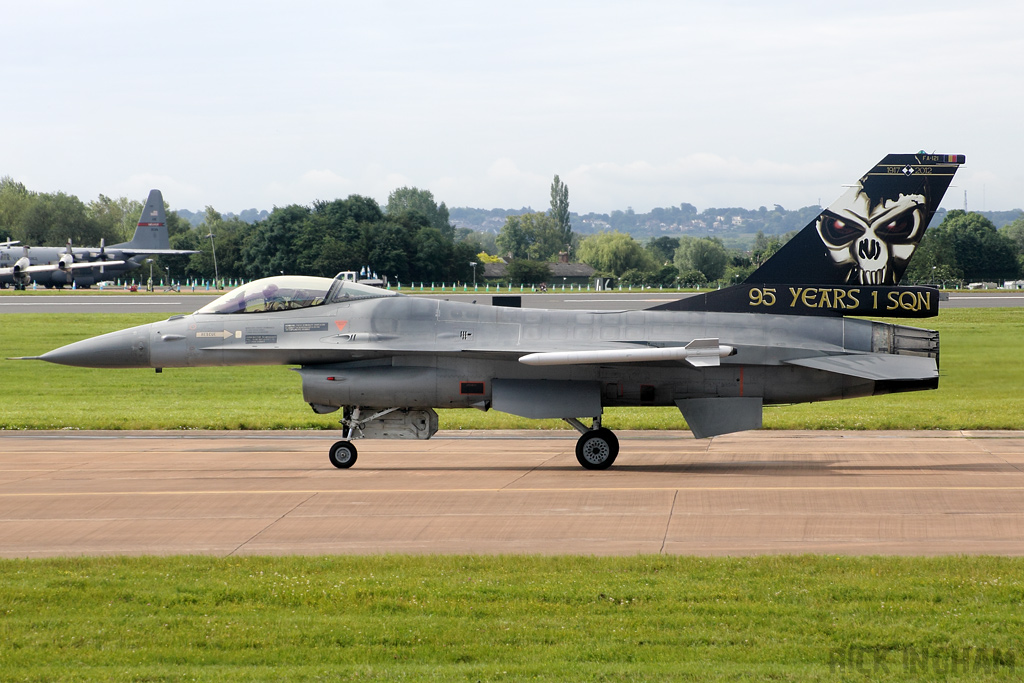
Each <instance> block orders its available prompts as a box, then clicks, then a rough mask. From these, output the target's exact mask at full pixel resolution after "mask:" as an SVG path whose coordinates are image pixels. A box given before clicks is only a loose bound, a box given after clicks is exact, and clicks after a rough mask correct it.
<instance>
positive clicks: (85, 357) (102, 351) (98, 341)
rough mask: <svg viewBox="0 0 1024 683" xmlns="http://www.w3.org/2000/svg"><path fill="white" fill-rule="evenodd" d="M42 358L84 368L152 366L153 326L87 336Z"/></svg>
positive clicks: (45, 354)
mask: <svg viewBox="0 0 1024 683" xmlns="http://www.w3.org/2000/svg"><path fill="white" fill-rule="evenodd" d="M39 360H45V361H47V362H50V363H59V364H60V365H76V366H78V367H83V368H148V367H150V365H149V325H141V326H139V327H132V328H130V329H127V330H121V331H119V332H111V333H109V334H103V335H100V336H99V337H93V338H92V339H83V340H82V341H79V342H75V343H74V344H68V345H67V346H62V347H60V348H59V349H54V350H53V351H50V352H49V353H44V354H43V355H42V356H39Z"/></svg>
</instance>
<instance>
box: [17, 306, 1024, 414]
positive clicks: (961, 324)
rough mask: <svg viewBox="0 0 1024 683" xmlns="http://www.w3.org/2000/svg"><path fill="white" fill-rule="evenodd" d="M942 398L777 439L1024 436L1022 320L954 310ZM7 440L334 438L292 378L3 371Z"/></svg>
mask: <svg viewBox="0 0 1024 683" xmlns="http://www.w3.org/2000/svg"><path fill="white" fill-rule="evenodd" d="M163 317H164V316H161V315H145V314H126V315H106V314H51V315H45V314H12V315H4V316H0V356H3V357H7V356H22V355H38V354H40V353H43V352H45V351H48V350H50V349H53V348H56V347H58V346H61V345H63V344H67V343H70V342H72V341H76V340H78V339H84V338H86V337H90V336H93V335H97V334H101V333H104V332H110V331H113V330H117V329H122V328H125V327H129V326H131V325H138V324H142V323H145V322H152V321H155V320H160V319H162V318H163ZM923 325H927V326H929V327H933V328H935V329H938V330H939V331H940V332H941V335H942V336H941V339H942V357H941V361H942V362H941V375H942V376H941V379H940V384H939V386H940V388H939V390H938V391H930V392H917V393H909V394H898V395H892V396H880V397H872V398H865V399H855V400H850V401H834V402H825V403H814V404H806V405H797V406H778V407H768V408H767V409H766V410H765V417H764V423H765V427H767V428H769V429H792V428H802V429H894V428H901V429H1024V393H1022V392H1021V391H1020V388H1021V387H1022V386H1024V363H1022V362H1021V358H1022V357H1024V310H1022V309H1012V308H1007V309H947V310H944V311H943V312H942V313H941V315H940V316H939V317H938V318H934V319H929V320H927V321H924V322H923ZM0 382H2V385H3V386H4V387H5V388H6V389H7V391H8V395H9V400H7V401H4V402H3V403H2V405H0V429H150V428H152V429H333V428H335V427H337V417H336V416H334V415H324V416H320V415H316V414H314V413H313V412H312V411H311V410H310V409H309V407H308V406H307V405H305V404H304V403H303V402H302V392H301V388H300V387H301V382H300V379H299V376H298V374H297V373H295V372H292V371H291V370H290V369H288V368H285V367H255V368H189V369H169V370H165V371H164V372H163V373H162V374H159V375H158V374H156V373H155V372H153V371H152V370H149V371H147V370H93V369H85V368H68V367H62V366H57V365H51V364H46V363H37V362H16V361H7V360H0ZM440 414H441V428H442V429H511V428H522V429H551V428H557V429H562V428H566V429H567V428H568V427H567V425H565V423H563V422H561V421H558V420H538V421H534V420H526V419H523V418H518V417H515V416H511V415H505V414H502V413H497V412H495V411H491V412H488V413H482V412H480V411H477V410H446V411H440ZM605 425H606V426H608V427H610V428H612V429H682V428H685V422H684V421H683V419H682V416H681V415H680V414H679V411H678V410H676V409H675V408H621V409H611V410H609V411H608V412H607V413H606V415H605Z"/></svg>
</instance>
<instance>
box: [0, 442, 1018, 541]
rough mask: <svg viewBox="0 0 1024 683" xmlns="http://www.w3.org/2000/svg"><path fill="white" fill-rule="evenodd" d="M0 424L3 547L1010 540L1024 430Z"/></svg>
mask: <svg viewBox="0 0 1024 683" xmlns="http://www.w3.org/2000/svg"><path fill="white" fill-rule="evenodd" d="M332 436H336V435H334V434H331V433H324V432H223V433H210V432H205V433H204V432H197V433H172V432H124V433H114V432H74V433H66V432H59V433H57V432H11V433H4V434H2V435H0V556H3V557H48V556H72V555H109V554H128V555H138V554H155V555H164V554H185V553H188V554H208V555H219V556H227V555H233V554H269V555H280V554H321V553H332V554H334V553H345V554H351V553H358V554H364V553H542V554H556V553H558V554H560V553H582V554H594V555H615V554H637V553H670V554H697V555H725V554H728V555H748V554H760V553H841V554H900V555H905V554H914V555H936V554H952V553H968V554H976V553H984V554H999V555H1024V433H1022V432H765V431H760V432H747V433H742V434H735V435H729V436H723V437H716V438H714V439H709V440H696V439H693V438H692V437H691V436H690V435H689V433H688V432H620V433H619V438H620V441H621V444H622V450H621V453H620V455H619V459H618V462H617V463H616V465H615V466H614V467H613V468H612V469H610V470H607V471H603V472H592V471H587V470H583V469H582V468H580V467H579V466H578V465H577V463H576V459H575V455H574V446H575V437H574V435H573V434H571V433H569V432H525V431H524V432H501V433H487V434H475V433H450V432H449V433H445V432H441V433H439V434H438V436H437V437H435V438H434V439H431V440H429V441H415V442H414V441H362V442H358V446H359V460H358V462H357V463H356V465H355V467H354V468H352V469H350V470H336V469H334V468H333V467H331V466H330V465H329V463H328V462H327V456H326V450H327V446H328V445H329V444H330V443H331V441H332Z"/></svg>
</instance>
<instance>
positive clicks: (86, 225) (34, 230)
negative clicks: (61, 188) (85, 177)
mask: <svg viewBox="0 0 1024 683" xmlns="http://www.w3.org/2000/svg"><path fill="white" fill-rule="evenodd" d="M21 221H22V226H23V229H24V233H23V236H22V239H23V241H24V243H25V244H27V245H29V246H61V245H63V244H66V243H67V241H68V239H70V240H71V241H72V242H73V243H74V244H80V245H87V246H97V245H99V243H100V238H101V237H106V236H105V235H104V234H103V233H102V231H101V229H100V226H99V225H97V223H96V221H94V220H92V219H90V218H89V216H88V215H87V213H86V209H85V204H83V203H82V201H81V200H80V199H79V198H78V197H75V196H73V195H68V194H64V193H63V192H57V193H54V194H49V193H46V194H38V195H35V197H34V198H33V201H32V202H31V203H30V204H29V205H28V206H27V207H26V208H25V210H24V212H23V213H22V215H21Z"/></svg>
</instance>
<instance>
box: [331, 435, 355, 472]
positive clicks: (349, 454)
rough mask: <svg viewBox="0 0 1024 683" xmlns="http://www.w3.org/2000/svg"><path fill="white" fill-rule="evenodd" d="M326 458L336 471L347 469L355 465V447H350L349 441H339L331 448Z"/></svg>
mask: <svg viewBox="0 0 1024 683" xmlns="http://www.w3.org/2000/svg"><path fill="white" fill-rule="evenodd" d="M327 457H329V458H330V459H331V464H332V465H334V466H335V467H337V468H338V469H341V470H345V469H348V468H349V467H352V465H354V464H356V447H355V446H353V445H352V442H351V441H339V442H337V443H336V444H334V445H333V446H331V450H330V451H328V453H327Z"/></svg>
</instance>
